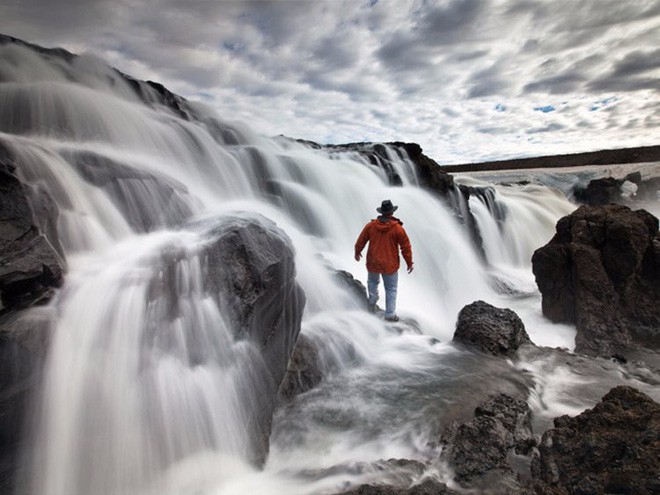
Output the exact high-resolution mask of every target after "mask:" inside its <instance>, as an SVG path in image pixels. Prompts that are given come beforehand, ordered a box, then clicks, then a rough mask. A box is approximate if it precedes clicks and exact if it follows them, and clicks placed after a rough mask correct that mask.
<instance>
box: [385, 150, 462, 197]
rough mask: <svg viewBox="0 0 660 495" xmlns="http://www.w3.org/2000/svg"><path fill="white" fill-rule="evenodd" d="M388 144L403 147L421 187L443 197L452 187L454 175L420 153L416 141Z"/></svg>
mask: <svg viewBox="0 0 660 495" xmlns="http://www.w3.org/2000/svg"><path fill="white" fill-rule="evenodd" d="M387 144H388V145H390V146H396V147H398V148H403V149H404V150H405V151H406V153H407V154H408V157H409V158H410V160H411V161H412V162H413V163H414V164H415V168H416V171H417V175H418V178H419V182H420V184H421V185H422V186H423V187H426V188H427V189H430V190H432V191H434V192H436V193H439V195H440V196H442V197H445V196H446V195H447V193H449V191H451V190H453V189H454V177H453V176H451V175H449V174H448V173H447V172H446V171H445V170H443V169H442V167H440V165H439V164H438V163H437V162H436V161H435V160H433V159H432V158H429V157H428V156H426V155H425V154H424V153H422V147H421V146H420V145H419V144H417V143H402V142H399V141H396V142H392V143H387Z"/></svg>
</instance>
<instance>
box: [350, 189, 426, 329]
mask: <svg viewBox="0 0 660 495" xmlns="http://www.w3.org/2000/svg"><path fill="white" fill-rule="evenodd" d="M397 208H398V206H394V205H393V204H392V201H390V200H389V199H386V200H385V201H383V202H382V204H381V205H380V208H376V211H378V213H380V216H379V217H378V218H376V219H375V220H372V221H370V222H369V223H368V224H367V225H365V226H364V228H363V229H362V232H361V233H360V236H359V237H358V240H357V242H356V243H355V260H356V261H360V259H361V258H362V250H363V249H364V246H365V245H366V244H367V242H368V243H369V249H367V271H368V272H369V278H368V281H367V286H368V289H369V305H370V307H371V308H372V309H375V308H376V302H377V301H378V283H379V282H380V277H381V276H382V277H383V285H384V286H385V320H387V321H399V318H398V317H397V316H396V289H397V285H398V281H399V249H401V254H402V255H403V259H404V260H405V261H406V265H408V273H410V272H412V271H413V261H412V248H411V247H410V240H409V239H408V235H407V234H406V231H405V230H404V229H403V222H402V221H401V220H399V219H398V218H395V217H394V216H393V215H392V214H393V213H394V212H395V211H396V210H397Z"/></svg>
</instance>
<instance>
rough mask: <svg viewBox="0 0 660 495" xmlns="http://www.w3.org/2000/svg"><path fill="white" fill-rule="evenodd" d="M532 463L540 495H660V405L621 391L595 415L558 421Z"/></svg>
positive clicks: (606, 399)
mask: <svg viewBox="0 0 660 495" xmlns="http://www.w3.org/2000/svg"><path fill="white" fill-rule="evenodd" d="M539 451H540V454H539V455H538V456H537V457H535V458H534V459H533V461H532V476H533V478H534V483H535V489H536V492H537V493H543V494H557V495H560V494H572V493H580V494H599V493H630V494H635V495H651V494H656V493H660V476H658V473H660V405H659V404H658V403H657V402H655V401H653V400H652V399H651V398H650V397H648V396H647V395H645V394H643V393H641V392H639V391H638V390H636V389H634V388H631V387H627V386H619V387H615V388H613V389H612V390H610V392H609V393H608V394H607V395H605V397H603V400H602V401H601V402H600V403H598V404H597V405H596V406H595V407H594V408H593V409H590V410H587V411H585V412H583V413H582V414H580V415H579V416H576V417H574V418H571V417H569V416H561V417H559V418H556V419H555V427H554V428H553V429H551V430H548V431H546V432H545V434H544V435H543V439H542V440H541V445H540V447H539Z"/></svg>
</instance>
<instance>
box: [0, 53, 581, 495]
mask: <svg viewBox="0 0 660 495" xmlns="http://www.w3.org/2000/svg"><path fill="white" fill-rule="evenodd" d="M0 60H2V64H0V143H1V144H3V145H4V146H5V147H6V148H8V149H9V150H10V151H11V153H12V155H13V156H14V159H15V162H16V163H17V164H18V167H17V173H18V174H19V175H20V176H21V178H23V179H24V180H25V181H26V182H29V183H31V184H42V185H43V186H45V187H46V188H47V190H48V191H49V192H50V194H51V195H52V197H53V199H54V201H55V203H56V204H57V206H58V208H59V217H58V225H57V230H58V233H59V237H60V240H61V242H62V245H63V250H64V253H65V255H66V259H67V262H68V274H67V276H66V281H65V285H64V286H63V287H62V288H61V289H60V290H59V292H58V294H57V296H56V297H55V299H54V300H53V301H52V303H51V305H50V308H49V309H50V310H51V312H53V313H54V314H55V316H54V318H53V320H52V325H51V329H50V330H51V335H52V337H51V343H50V348H49V352H48V357H47V361H46V364H45V369H44V375H43V376H44V379H43V384H42V387H41V391H40V394H39V397H38V398H36V399H35V400H36V401H37V402H38V407H37V408H36V409H37V410H38V411H39V414H38V417H37V418H36V419H35V423H34V424H35V427H34V431H32V432H31V435H30V436H31V439H32V440H31V443H30V447H29V449H28V452H27V454H26V458H28V459H29V460H28V461H26V462H25V464H26V469H25V470H26V472H27V475H26V476H25V479H24V480H23V483H22V488H23V490H25V491H26V492H29V493H43V494H73V493H87V494H90V493H145V494H146V493H247V492H249V491H250V490H252V491H254V492H259V493H287V494H291V493H317V492H319V491H323V490H326V491H331V490H333V489H338V487H340V486H342V484H343V483H346V482H348V481H351V480H358V479H371V478H373V477H374V476H376V474H374V472H373V470H370V469H369V468H364V469H360V470H354V469H353V470H351V469H348V470H342V469H338V470H337V469H334V470H333V469H332V468H333V466H342V465H344V466H345V465H355V464H356V463H358V464H359V463H363V464H364V463H368V462H371V461H376V460H378V459H383V458H385V459H386V458H388V457H402V458H411V459H414V458H424V457H425V456H430V455H434V454H433V452H434V449H437V447H432V446H430V445H431V444H432V442H430V441H429V439H430V437H431V436H432V434H433V432H431V431H429V428H428V426H425V425H426V424H427V421H426V420H427V419H428V417H429V416H432V415H434V414H438V415H439V414H440V412H441V411H444V412H443V414H445V415H446V414H448V413H447V410H448V409H451V403H452V401H453V399H454V398H455V397H456V396H458V395H460V394H462V393H469V392H467V390H468V389H469V387H468V386H467V385H466V381H465V380H466V377H468V376H469V377H470V382H471V383H472V385H471V386H472V387H474V386H475V385H474V382H475V381H476V382H479V381H480V379H484V383H485V382H486V379H487V378H488V379H493V375H498V374H499V375H500V376H501V378H500V380H501V381H502V382H506V381H507V380H510V378H507V376H508V375H507V373H508V371H507V368H508V367H509V364H507V363H503V362H500V361H497V362H496V360H493V362H490V361H488V360H486V359H484V360H483V361H479V360H477V358H476V357H475V356H474V355H472V354H468V353H464V352H462V351H459V350H457V349H455V348H453V347H452V346H450V345H448V344H443V343H442V342H447V341H449V340H451V337H452V334H453V330H454V324H455V320H456V315H457V313H458V311H459V310H460V309H461V308H462V307H463V306H464V305H465V304H467V303H470V302H472V301H474V300H477V299H484V300H487V301H489V302H491V303H493V304H495V305H501V306H510V307H512V308H513V309H516V310H520V311H521V313H520V314H521V316H522V317H523V319H524V320H525V321H526V323H527V327H528V332H529V333H530V335H531V337H532V339H533V340H534V341H535V342H536V343H539V344H547V345H560V346H565V347H571V346H572V339H573V329H572V328H570V327H564V326H560V325H550V324H549V323H548V322H547V321H545V320H544V319H543V318H542V317H541V315H540V309H539V295H538V292H537V291H536V288H535V285H534V283H533V279H532V277H531V270H530V263H529V259H530V257H531V254H532V251H533V250H534V249H536V248H537V247H539V246H540V245H542V244H544V243H545V242H547V240H549V239H550V237H551V236H552V234H553V230H554V224H555V222H556V220H557V219H558V218H560V217H561V216H562V215H564V214H566V213H568V212H570V211H571V210H572V209H573V208H574V206H573V205H572V204H571V203H570V202H568V201H567V200H566V199H565V198H564V197H563V196H561V195H558V194H557V193H555V192H553V191H551V190H549V189H547V188H542V187H540V186H534V187H533V188H532V187H516V188H504V187H498V189H497V190H496V192H495V195H494V197H493V199H494V201H496V202H497V203H498V204H499V205H500V207H501V208H502V209H503V210H505V211H506V215H505V216H504V218H499V219H498V218H496V217H494V216H493V215H492V211H490V210H489V209H488V205H487V204H486V203H484V202H482V201H481V200H479V199H475V198H473V199H472V200H471V203H470V205H469V206H470V208H471V211H472V212H473V214H474V215H475V217H476V220H477V223H478V225H479V228H480V231H481V234H482V238H483V242H484V246H483V247H484V251H485V253H486V258H487V263H484V261H483V260H482V259H481V258H480V256H479V254H478V252H477V251H476V250H475V249H474V247H473V245H472V244H471V241H470V239H469V236H468V234H467V232H466V231H465V229H464V228H463V227H462V225H461V224H460V222H459V221H458V220H457V218H456V216H455V214H454V212H453V211H452V210H451V209H450V208H448V207H447V206H446V205H445V204H444V203H443V202H442V201H441V200H439V199H438V198H436V197H435V196H433V195H431V194H430V193H428V192H425V191H423V190H422V189H420V188H418V187H417V185H416V184H417V183H418V181H417V178H416V177H415V174H414V168H413V167H412V165H411V163H410V161H409V160H407V159H406V158H405V157H404V158H401V157H400V156H399V155H398V154H397V153H396V152H394V151H393V150H389V149H387V150H386V153H387V157H388V159H389V161H391V162H392V163H393V164H394V165H393V166H394V167H395V169H396V170H394V172H395V173H396V174H397V175H398V176H400V177H401V181H402V183H403V184H402V186H401V187H391V186H390V185H388V184H389V183H388V180H387V179H388V178H387V174H386V172H385V171H384V170H383V169H382V168H379V167H378V166H376V165H373V164H371V163H369V162H368V161H367V160H365V159H364V158H361V157H360V156H358V155H357V154H353V153H351V152H348V151H346V152H336V151H335V152H333V153H332V154H329V153H328V152H327V151H323V150H315V149H310V148H308V147H306V146H304V145H302V144H297V143H294V142H290V141H281V140H270V139H265V138H263V137H260V136H257V135H254V134H252V133H251V132H250V131H248V130H246V129H241V128H240V127H238V126H236V125H227V124H224V123H222V122H221V121H220V120H218V119H217V118H216V117H214V116H213V115H212V113H210V112H209V111H207V110H205V109H203V108H201V107H194V106H192V105H191V106H190V107H191V108H194V110H195V112H196V114H195V118H192V119H188V120H187V119H184V118H182V117H181V116H180V115H178V114H176V113H173V112H172V111H170V109H167V108H165V107H162V106H159V105H158V101H159V99H158V95H157V94H156V92H155V90H154V92H153V94H152V93H149V90H145V89H144V88H143V91H147V92H146V93H143V94H142V97H141V98H139V97H138V96H137V95H136V92H135V91H134V90H133V89H132V88H131V86H130V84H128V83H126V81H125V80H124V79H123V78H122V77H119V76H118V75H117V73H116V72H114V71H111V70H109V69H107V68H105V67H104V66H102V64H100V63H98V62H96V61H94V60H89V59H85V58H76V59H73V60H69V61H65V60H62V59H60V58H58V57H55V56H51V55H48V54H37V53H35V52H33V51H32V50H30V49H28V48H25V47H21V46H17V45H0ZM386 198H389V199H392V200H393V201H394V202H395V204H398V205H399V206H400V208H399V213H400V216H401V218H402V219H403V221H404V223H405V227H406V230H407V232H408V233H409V235H410V238H411V242H412V245H413V255H414V258H415V266H416V270H415V271H414V272H413V274H412V275H410V276H408V275H406V274H402V275H401V276H400V289H399V294H400V295H399V301H398V306H399V313H400V316H402V317H403V318H405V319H407V320H409V321H414V322H416V323H415V325H417V327H418V328H419V329H420V330H421V333H420V334H415V333H410V332H404V333H401V332H397V331H395V330H393V329H392V328H391V327H388V326H386V325H384V324H383V322H382V321H381V320H379V319H378V318H376V317H374V316H372V315H370V314H367V313H366V312H364V311H362V310H360V309H359V305H358V304H357V303H356V302H355V301H354V300H352V298H351V297H350V295H349V294H348V293H347V292H346V291H345V290H344V289H342V288H341V287H340V286H339V285H337V283H336V282H335V279H334V277H333V273H332V270H330V269H329V268H328V267H331V268H332V269H335V270H336V269H340V270H347V271H349V272H351V273H352V274H353V275H354V276H355V277H356V278H358V279H364V278H365V275H366V274H365V272H364V267H363V266H361V265H359V264H357V263H356V262H354V261H353V245H354V242H355V238H356V236H357V234H358V233H359V231H360V229H361V228H362V226H363V224H364V223H365V222H366V221H368V220H369V219H370V218H373V217H374V215H376V213H375V207H376V206H377V205H379V204H380V202H381V201H382V200H383V199H386ZM491 206H492V205H491ZM235 215H239V216H245V215H247V216H254V217H255V218H257V216H258V217H267V218H269V219H270V220H272V221H274V222H275V223H276V224H277V225H278V227H279V228H280V229H282V230H284V231H285V232H286V233H287V235H288V236H289V237H290V238H291V240H292V243H293V246H294V248H295V251H296V269H297V280H298V282H299V283H300V285H301V286H302V288H303V289H304V291H305V293H306V296H307V305H306V309H305V314H304V317H303V323H302V332H303V334H304V335H306V336H307V337H309V338H311V339H313V340H316V341H318V342H322V344H323V345H322V346H320V347H321V349H322V355H321V362H322V363H323V366H324V370H325V372H326V375H327V379H326V380H325V381H324V383H323V384H322V385H321V386H320V387H318V388H317V389H316V390H314V391H312V392H310V393H308V394H305V396H304V397H301V398H299V400H296V401H294V402H293V403H292V404H289V405H287V406H286V407H284V408H283V409H281V410H280V411H279V412H278V414H276V417H275V420H274V429H273V437H272V445H271V454H270V456H269V458H268V460H267V462H266V465H265V469H263V470H261V471H257V470H256V469H255V468H254V467H252V464H251V463H252V461H253V457H254V455H255V454H254V449H253V443H254V442H255V441H257V440H255V439H254V438H253V433H252V432H251V430H250V428H249V424H250V423H251V421H252V420H251V416H252V415H253V414H254V411H255V410H257V409H258V408H259V401H260V400H261V399H260V398H261V396H262V395H263V394H264V387H267V384H265V383H264V382H263V381H262V379H261V377H262V375H261V374H260V370H261V369H262V368H263V366H264V363H263V361H262V360H260V357H259V355H258V352H257V351H256V350H255V349H254V348H253V346H252V345H251V344H250V343H248V342H247V341H244V340H236V339H235V338H234V337H233V334H232V332H231V329H230V328H229V323H228V321H227V319H226V317H225V315H223V313H222V310H221V308H219V307H218V305H217V304H216V303H215V302H214V301H213V299H212V298H210V297H209V295H208V293H207V292H205V290H204V288H203V283H202V282H201V279H202V275H203V271H204V269H205V267H204V263H203V260H202V259H201V257H200V246H202V245H203V244H204V243H205V242H207V241H208V238H209V235H210V233H209V232H210V231H211V229H209V228H208V227H207V226H208V225H212V224H213V222H216V221H217V219H220V218H224V219H226V218H230V217H232V216H235ZM205 226H206V227H205ZM498 282H499V285H498ZM502 284H504V285H505V286H506V288H507V290H501V289H502ZM168 291H169V292H170V294H169V295H168V294H167V292H168ZM172 300H176V301H177V311H176V314H175V315H173V314H172V311H171V309H172V308H171V303H172ZM488 383H491V382H488ZM484 386H485V385H484ZM476 395H478V394H476V392H475V396H476ZM586 405H588V403H587V402H585V404H584V407H586ZM393 432H396V433H395V434H394V433H393Z"/></svg>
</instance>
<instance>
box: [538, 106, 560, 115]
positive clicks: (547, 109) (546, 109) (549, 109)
mask: <svg viewBox="0 0 660 495" xmlns="http://www.w3.org/2000/svg"><path fill="white" fill-rule="evenodd" d="M534 110H536V111H537V112H543V113H550V112H554V111H555V110H556V108H555V107H554V105H546V106H544V107H534Z"/></svg>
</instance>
